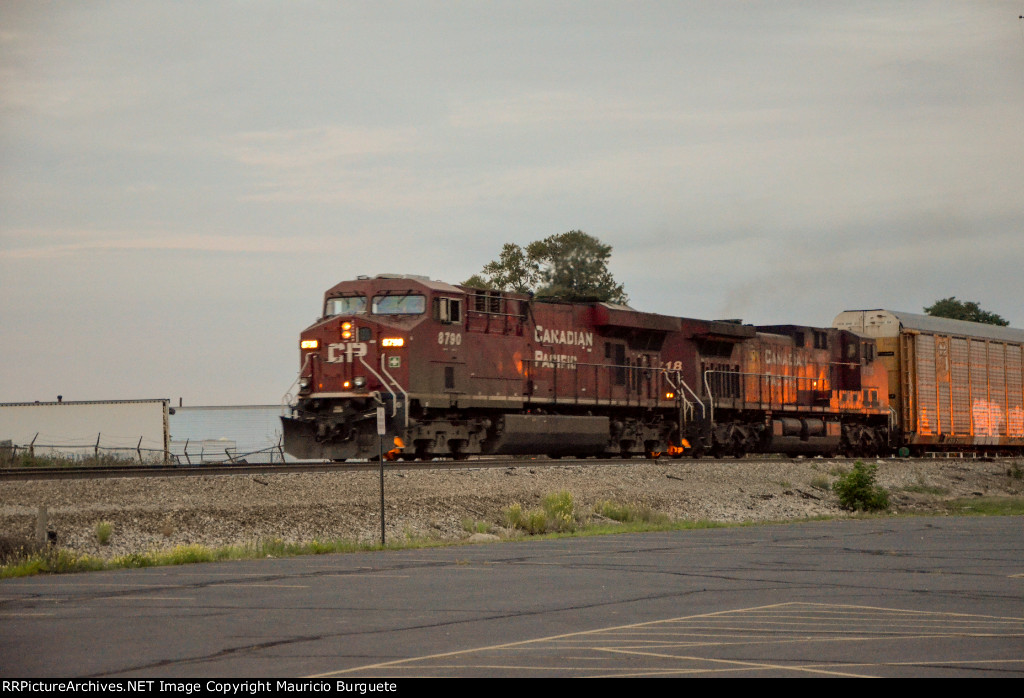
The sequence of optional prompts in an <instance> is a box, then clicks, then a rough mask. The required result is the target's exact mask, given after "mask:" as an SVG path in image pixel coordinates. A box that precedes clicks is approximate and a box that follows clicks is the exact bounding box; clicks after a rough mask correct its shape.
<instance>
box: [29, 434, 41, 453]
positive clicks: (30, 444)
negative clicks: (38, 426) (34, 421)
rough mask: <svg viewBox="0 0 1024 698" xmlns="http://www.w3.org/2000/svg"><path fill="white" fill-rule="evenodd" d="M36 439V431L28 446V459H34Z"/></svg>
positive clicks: (37, 435)
mask: <svg viewBox="0 0 1024 698" xmlns="http://www.w3.org/2000/svg"><path fill="white" fill-rule="evenodd" d="M38 438H39V432H38V431H37V432H36V435H35V436H33V437H32V441H31V442H30V443H29V445H28V455H29V457H30V458H35V457H36V439H38Z"/></svg>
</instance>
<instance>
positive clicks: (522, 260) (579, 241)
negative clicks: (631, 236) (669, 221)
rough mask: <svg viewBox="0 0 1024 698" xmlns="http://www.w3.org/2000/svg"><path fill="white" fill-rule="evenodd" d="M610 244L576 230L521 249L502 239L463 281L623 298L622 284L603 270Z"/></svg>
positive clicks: (620, 300) (512, 288)
mask: <svg viewBox="0 0 1024 698" xmlns="http://www.w3.org/2000/svg"><path fill="white" fill-rule="evenodd" d="M611 252H612V247H611V245H605V244H603V243H602V242H601V241H600V240H598V239H597V238H595V237H593V236H592V235H587V234H586V233H584V232H583V231H581V230H570V231H569V232H568V233H562V234H560V235H551V236H549V237H546V238H544V239H543V240H536V241H534V242H531V243H530V244H529V245H527V246H526V248H525V249H524V248H522V247H520V246H519V245H516V244H514V243H505V245H503V246H502V248H501V254H500V255H499V257H498V259H496V260H495V261H493V262H488V263H487V264H486V265H484V268H483V271H482V272H481V273H480V274H474V275H473V276H471V277H470V278H469V279H467V280H466V282H465V285H466V286H474V287H476V288H493V289H498V290H502V291H515V292H517V293H536V294H537V295H542V296H558V297H561V298H567V299H583V298H596V299H598V300H602V301H610V302H613V303H625V302H627V300H628V298H627V296H626V293H625V291H624V289H623V287H622V284H617V283H615V279H614V277H613V276H612V274H611V272H610V271H608V258H609V257H610V256H611Z"/></svg>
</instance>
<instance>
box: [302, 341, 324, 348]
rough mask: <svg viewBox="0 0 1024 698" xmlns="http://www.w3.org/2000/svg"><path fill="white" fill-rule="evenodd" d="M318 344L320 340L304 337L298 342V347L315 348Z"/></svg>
mask: <svg viewBox="0 0 1024 698" xmlns="http://www.w3.org/2000/svg"><path fill="white" fill-rule="evenodd" d="M319 346H320V342H319V341H318V340H316V339H304V340H302V341H301V342H299V348H300V349H316V348H317V347H319Z"/></svg>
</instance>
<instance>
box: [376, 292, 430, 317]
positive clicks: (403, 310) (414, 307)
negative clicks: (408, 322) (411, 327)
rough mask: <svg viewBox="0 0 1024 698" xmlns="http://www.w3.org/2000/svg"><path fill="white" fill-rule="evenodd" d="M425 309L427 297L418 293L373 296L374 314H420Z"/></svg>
mask: <svg viewBox="0 0 1024 698" xmlns="http://www.w3.org/2000/svg"><path fill="white" fill-rule="evenodd" d="M426 309H427V298H426V296H422V295H420V294H408V295H402V296H374V297H373V314H374V315H421V314H422V313H423V312H425V311H426Z"/></svg>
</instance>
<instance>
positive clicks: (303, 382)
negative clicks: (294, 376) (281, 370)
mask: <svg viewBox="0 0 1024 698" xmlns="http://www.w3.org/2000/svg"><path fill="white" fill-rule="evenodd" d="M308 387H309V379H308V378H300V379H299V388H300V389H301V390H305V389H306V388H308Z"/></svg>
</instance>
